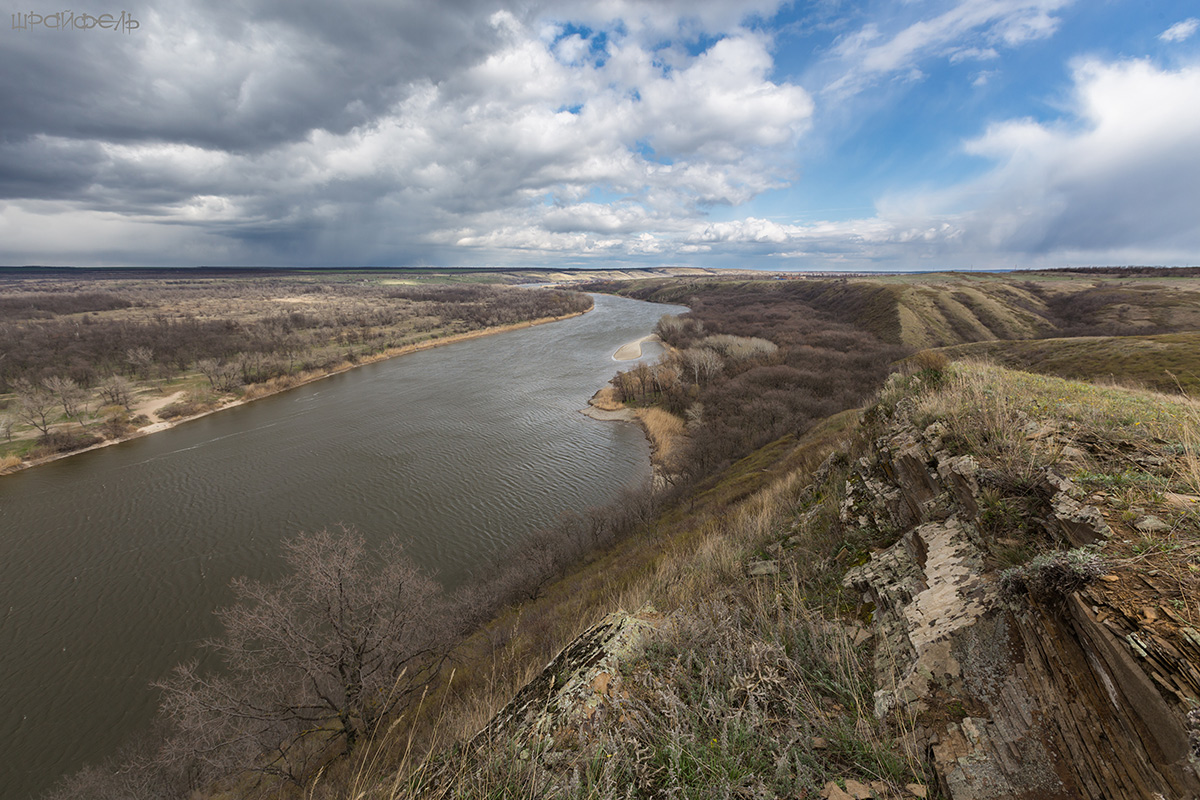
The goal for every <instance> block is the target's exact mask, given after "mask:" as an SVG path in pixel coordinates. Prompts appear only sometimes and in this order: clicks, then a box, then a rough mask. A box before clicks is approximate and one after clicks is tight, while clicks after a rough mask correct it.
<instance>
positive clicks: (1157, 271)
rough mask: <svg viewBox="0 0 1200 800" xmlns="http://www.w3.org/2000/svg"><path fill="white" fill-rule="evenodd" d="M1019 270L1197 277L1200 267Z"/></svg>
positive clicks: (1130, 275)
mask: <svg viewBox="0 0 1200 800" xmlns="http://www.w3.org/2000/svg"><path fill="white" fill-rule="evenodd" d="M1017 271H1018V272H1074V273H1079V274H1081V275H1103V276H1105V277H1110V276H1111V277H1118V278H1121V277H1130V278H1133V277H1150V278H1195V277H1200V267H1063V268H1062V269H1052V270H1017Z"/></svg>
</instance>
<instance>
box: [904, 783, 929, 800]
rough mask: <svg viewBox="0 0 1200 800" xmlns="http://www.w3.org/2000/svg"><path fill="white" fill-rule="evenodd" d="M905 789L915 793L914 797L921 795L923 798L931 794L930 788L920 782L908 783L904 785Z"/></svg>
mask: <svg viewBox="0 0 1200 800" xmlns="http://www.w3.org/2000/svg"><path fill="white" fill-rule="evenodd" d="M904 791H906V792H908V793H909V794H911V795H913V796H914V797H920V798H922V800H923V799H924V798H926V797H928V796H929V790H928V789H926V788H925V787H924V786H922V785H921V784H919V783H909V784H906V785H905V787H904Z"/></svg>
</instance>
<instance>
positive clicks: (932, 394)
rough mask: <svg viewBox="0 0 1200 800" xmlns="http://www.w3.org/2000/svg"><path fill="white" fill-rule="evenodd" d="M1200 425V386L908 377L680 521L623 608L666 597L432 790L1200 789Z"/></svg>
mask: <svg viewBox="0 0 1200 800" xmlns="http://www.w3.org/2000/svg"><path fill="white" fill-rule="evenodd" d="M847 426H849V427H847ZM1198 430H1200V405H1198V404H1196V403H1195V402H1193V401H1189V400H1186V399H1181V398H1178V397H1174V398H1172V397H1167V396H1162V395H1155V394H1151V393H1146V392H1138V391H1134V390H1128V389H1121V388H1098V387H1096V386H1093V385H1090V384H1085V383H1076V382H1071V381H1066V380H1062V379H1057V378H1047V377H1040V376H1032V375H1029V374H1027V373H1020V372H1014V371H1009V370H1005V369H1003V368H1000V367H994V366H986V365H971V364H955V365H952V366H945V367H943V366H941V365H934V366H932V367H927V368H925V369H923V370H920V371H916V372H913V373H911V374H910V375H908V376H907V377H903V376H900V375H897V376H896V377H895V378H893V380H892V381H890V382H889V384H888V386H887V388H886V389H885V390H884V392H883V393H882V395H881V397H880V399H879V400H878V401H877V402H876V403H874V404H873V405H871V406H870V407H868V408H867V409H865V411H864V412H863V413H862V414H861V415H859V414H855V415H853V417H852V418H847V417H846V416H845V415H843V416H842V417H840V418H839V420H838V421H835V422H831V423H830V425H828V426H820V427H819V428H818V429H816V430H814V431H813V433H812V434H810V435H809V436H807V437H803V438H802V439H800V440H798V441H795V442H780V443H777V444H776V445H773V446H772V447H771V448H770V449H769V450H768V451H766V452H764V453H762V454H759V455H757V456H755V457H753V458H751V459H748V460H747V462H746V463H744V464H739V465H736V466H735V468H734V469H732V470H731V471H730V473H729V474H728V475H727V476H726V477H725V479H724V480H723V481H722V482H721V483H720V484H719V486H725V487H728V486H731V485H733V484H736V483H737V482H739V481H740V480H743V479H744V477H745V476H746V474H747V473H750V472H752V473H754V474H756V475H758V476H762V477H761V479H760V480H761V481H762V484H763V486H762V488H761V489H759V490H758V491H756V492H754V493H752V494H751V495H749V496H747V497H745V498H744V499H742V500H740V501H736V502H733V503H731V504H729V505H728V506H725V507H724V509H723V510H722V511H721V512H720V513H719V514H713V513H712V511H713V508H712V507H708V508H705V509H703V510H699V511H698V513H699V514H700V515H701V516H700V517H699V518H696V517H690V516H689V517H688V518H686V519H684V520H680V521H679V522H678V523H677V525H678V527H674V526H672V527H670V528H668V529H667V530H664V531H661V535H662V537H663V538H664V539H665V540H666V541H665V542H664V543H662V544H660V545H659V550H660V555H659V556H658V557H657V558H656V559H655V562H656V563H655V566H654V568H653V569H652V570H651V571H650V572H649V573H648V574H645V575H644V576H643V577H642V579H641V580H639V581H635V582H634V583H633V584H632V585H629V586H627V587H626V588H625V589H624V590H623V592H622V594H621V597H620V602H621V604H622V605H623V606H624V607H625V608H626V609H629V610H631V611H634V610H637V609H640V611H638V612H637V613H634V614H631V615H630V614H621V613H619V614H616V615H614V616H611V617H609V618H607V619H605V620H604V621H603V622H602V623H601V624H600V625H598V626H597V627H595V628H593V629H591V630H590V631H589V632H588V633H587V634H586V635H585V636H583V637H581V638H580V639H578V640H576V642H575V643H574V644H573V645H572V647H571V648H568V649H567V650H566V651H564V653H563V654H562V655H560V657H559V658H558V659H556V660H555V661H552V662H551V664H550V666H549V667H548V668H547V671H546V672H544V673H542V677H541V678H540V679H539V680H536V681H534V682H533V683H531V684H530V688H528V689H527V690H526V691H525V692H524V693H523V694H521V695H519V696H518V698H517V700H516V701H514V702H513V703H512V704H510V705H509V706H508V708H507V709H506V710H505V711H504V712H502V713H501V714H500V715H498V716H497V718H496V721H495V722H493V723H492V725H491V726H490V727H488V728H487V729H486V730H485V731H484V733H483V734H481V735H480V736H479V737H477V738H476V740H475V747H476V748H477V749H476V750H474V753H475V755H470V754H469V752H468V754H467V755H461V754H460V755H458V756H455V758H456V759H463V760H462V761H461V762H456V769H455V770H454V777H453V779H452V780H447V778H446V774H445V773H444V772H437V771H434V772H433V773H432V774H433V775H434V776H435V779H434V780H432V781H431V784H432V785H430V784H424V785H423V786H424V788H423V789H422V790H421V791H432V790H434V789H435V788H440V789H443V790H445V791H446V796H453V797H485V796H500V795H504V794H506V793H507V792H515V793H517V794H520V795H522V796H546V797H551V796H553V797H624V796H638V797H652V796H660V795H661V794H662V793H665V792H671V793H674V794H677V795H678V796H683V797H713V796H734V797H815V796H817V795H818V794H820V796H822V797H833V798H842V797H846V796H852V797H854V796H857V797H880V798H882V797H924V796H929V797H933V796H939V792H940V796H944V797H951V798H968V797H969V798H1000V797H1039V798H1052V797H1062V798H1067V797H1145V798H1148V799H1149V798H1153V797H1159V796H1161V797H1191V796H1193V795H1195V793H1196V792H1197V791H1200V773H1198V772H1197V763H1196V760H1195V759H1196V755H1197V749H1198V747H1200V739H1198V736H1200V720H1198V719H1197V714H1196V713H1195V709H1196V708H1197V698H1198V697H1200V638H1198V637H1197V635H1196V630H1197V626H1200V507H1198V506H1197V502H1198V501H1200V471H1198V467H1200V451H1198V450H1197V444H1198V443H1197V439H1196V433H1197V431H1198ZM1014 431H1016V432H1017V433H1016V435H1013V432H1014ZM838 437H844V438H841V439H840V441H838ZM823 452H828V455H827V456H826V457H825V458H824V459H823V462H822V463H821V464H820V465H819V466H817V465H815V463H814V461H815V459H816V458H817V456H818V455H819V454H820V453H823ZM801 454H803V455H804V456H807V458H806V459H802V460H801V461H800V462H799V463H797V458H798V457H799V456H800V455H801ZM784 464H788V465H789V466H788V467H784V468H782V469H781V470H772V468H771V466H772V465H774V466H777V467H778V466H781V465H784ZM719 486H715V487H713V489H718V488H719ZM711 491H712V490H710V492H711ZM710 502H718V501H716V500H715V498H712V497H711V495H710ZM700 519H702V520H705V522H704V523H703V524H702V525H701V526H700V527H699V529H697V528H695V527H694V523H696V522H697V521H699V520H700ZM685 531H686V532H687V533H685ZM616 563H621V561H620V560H615V561H608V560H606V562H605V564H606V565H607V566H606V568H609V569H611V568H613V567H615V564H616ZM633 563H639V562H636V561H635V562H633ZM426 774H428V773H426ZM394 788H396V789H398V787H394ZM627 792H632V794H627ZM418 793H419V792H418ZM403 794H404V793H403V792H400V791H396V792H395V793H394V794H392V795H391V796H401V795H403Z"/></svg>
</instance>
